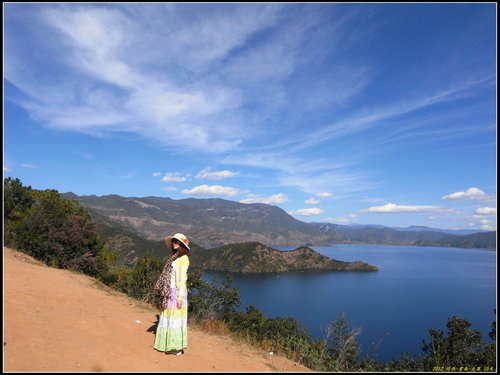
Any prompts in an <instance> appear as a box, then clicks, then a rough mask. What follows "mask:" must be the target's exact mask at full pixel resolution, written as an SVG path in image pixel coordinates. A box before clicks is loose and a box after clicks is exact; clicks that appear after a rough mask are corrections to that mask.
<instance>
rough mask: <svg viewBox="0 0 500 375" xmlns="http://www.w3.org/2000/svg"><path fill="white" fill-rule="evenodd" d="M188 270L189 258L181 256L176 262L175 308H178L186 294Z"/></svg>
mask: <svg viewBox="0 0 500 375" xmlns="http://www.w3.org/2000/svg"><path fill="white" fill-rule="evenodd" d="M188 268H189V257H188V256H187V255H183V256H181V257H180V258H179V260H178V262H177V269H176V272H175V288H176V289H177V307H180V304H181V302H182V299H183V298H184V296H185V295H186V293H187V286H186V282H187V271H188Z"/></svg>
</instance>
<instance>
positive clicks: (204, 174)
mask: <svg viewBox="0 0 500 375" xmlns="http://www.w3.org/2000/svg"><path fill="white" fill-rule="evenodd" d="M239 174H240V172H231V171H228V170H223V171H213V170H212V168H211V167H206V168H205V169H203V170H202V171H201V172H199V173H198V174H197V175H196V176H195V177H196V178H198V179H201V180H224V179H226V178H230V177H235V176H237V175H239Z"/></svg>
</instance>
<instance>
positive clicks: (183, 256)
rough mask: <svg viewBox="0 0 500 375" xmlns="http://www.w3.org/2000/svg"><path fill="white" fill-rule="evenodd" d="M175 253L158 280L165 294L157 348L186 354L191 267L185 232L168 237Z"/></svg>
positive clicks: (158, 285)
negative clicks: (189, 273) (188, 285)
mask: <svg viewBox="0 0 500 375" xmlns="http://www.w3.org/2000/svg"><path fill="white" fill-rule="evenodd" d="M165 244H166V245H167V246H168V247H169V248H170V250H171V252H172V256H171V257H170V258H169V259H168V260H167V263H166V264H165V267H163V271H162V273H161V275H160V277H159V278H158V281H157V282H156V284H155V287H154V290H159V291H160V292H161V295H162V296H163V301H162V312H161V313H160V321H159V323H158V328H157V329H156V337H155V344H154V348H155V349H156V350H159V351H161V352H165V354H175V355H181V354H184V349H185V348H186V347H187V287H186V281H187V270H188V268H189V251H190V248H189V241H188V239H187V238H186V236H185V235H183V234H182V233H176V234H174V235H173V236H168V237H167V238H165Z"/></svg>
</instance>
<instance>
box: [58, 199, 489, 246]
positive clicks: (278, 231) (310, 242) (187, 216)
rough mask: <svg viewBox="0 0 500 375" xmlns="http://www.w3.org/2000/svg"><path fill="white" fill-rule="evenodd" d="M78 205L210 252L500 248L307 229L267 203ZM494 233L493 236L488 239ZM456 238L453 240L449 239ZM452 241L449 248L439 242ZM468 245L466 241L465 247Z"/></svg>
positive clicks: (483, 242) (403, 233)
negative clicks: (258, 246)
mask: <svg viewBox="0 0 500 375" xmlns="http://www.w3.org/2000/svg"><path fill="white" fill-rule="evenodd" d="M61 197H62V198H66V199H75V200H77V201H78V202H79V203H80V204H81V205H82V206H83V207H85V208H86V209H87V210H88V211H89V213H90V214H91V215H93V216H97V215H101V218H102V217H105V218H106V219H107V220H109V221H111V222H114V223H121V224H122V225H123V226H125V227H128V228H131V229H134V230H135V231H136V232H137V233H138V234H140V235H141V236H142V237H144V238H146V239H148V240H153V241H159V240H162V239H163V238H164V237H165V235H166V234H167V233H176V232H181V233H185V234H186V235H188V237H189V238H193V239H195V240H196V242H197V243H198V244H199V245H200V246H203V247H205V248H208V247H216V246H221V245H224V244H228V243H240V242H252V241H256V242H260V243H263V244H266V245H267V246H275V247H287V246H290V247H292V246H303V245H307V246H328V245H331V244H335V243H366V244H389V245H419V246H424V245H423V244H426V245H425V246H434V245H433V244H434V243H435V244H436V246H446V245H443V244H446V243H454V246H453V247H471V245H473V246H472V247H487V248H496V232H481V231H478V232H477V235H478V236H475V237H472V238H463V236H461V235H456V234H452V233H450V232H449V231H443V230H438V229H436V230H434V229H433V228H429V230H426V227H418V226H413V227H409V229H408V228H406V229H405V228H398V229H394V228H390V227H384V226H361V227H360V226H349V225H339V224H331V223H305V222H302V221H300V220H297V219H295V218H294V217H293V216H291V215H289V214H288V213H287V212H285V211H284V210H283V209H281V208H279V207H277V206H272V205H268V204H264V203H251V204H246V203H240V202H235V201H230V200H225V199H221V198H210V199H197V198H186V199H181V200H174V199H171V198H164V197H154V196H148V197H122V196H119V195H116V194H110V195H104V196H95V195H86V196H78V195H76V194H73V193H64V194H61ZM488 233H493V234H494V235H493V236H492V235H491V234H490V235H488ZM450 236H452V237H451V238H448V237H450ZM443 238H448V239H447V240H446V241H445V242H439V241H440V240H442V239H443ZM462 239H463V241H462Z"/></svg>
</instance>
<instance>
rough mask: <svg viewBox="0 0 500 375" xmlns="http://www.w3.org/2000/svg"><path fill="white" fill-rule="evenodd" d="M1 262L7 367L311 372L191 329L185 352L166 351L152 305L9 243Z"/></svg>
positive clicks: (23, 369)
mask: <svg viewBox="0 0 500 375" xmlns="http://www.w3.org/2000/svg"><path fill="white" fill-rule="evenodd" d="M3 261H4V263H3V265H4V266H3V267H4V273H3V277H4V290H3V292H4V297H3V302H4V305H3V310H4V311H3V312H4V319H3V328H4V331H3V341H4V343H3V354H4V358H3V371H4V372H101V371H102V372H309V371H310V370H309V369H307V368H305V367H303V366H301V365H300V364H297V363H294V362H292V361H289V360H287V359H285V358H282V357H280V356H277V355H271V354H269V353H267V352H263V351H260V350H257V349H254V348H251V347H249V346H247V345H245V344H241V343H238V342H235V341H234V340H232V339H231V338H229V337H227V336H221V335H213V334H209V333H206V332H203V331H201V330H199V329H196V328H194V327H188V329H189V331H188V332H189V333H188V348H187V350H186V351H185V354H184V355H181V356H171V355H165V354H164V353H162V352H158V351H156V350H154V349H153V342H154V329H155V327H156V323H157V311H156V310H154V309H153V308H151V307H150V306H149V305H147V304H142V303H140V302H137V301H134V300H133V299H131V298H128V297H127V296H125V295H124V294H121V293H118V292H116V291H113V290H110V289H109V288H106V287H103V286H100V285H99V284H98V283H96V281H95V280H94V279H92V278H89V277H87V276H84V275H81V274H77V273H74V272H71V271H68V270H59V269H54V268H50V267H47V266H45V265H43V264H42V263H40V262H38V261H36V260H34V259H33V258H31V257H29V256H27V255H25V254H23V253H20V252H17V251H14V250H11V249H8V248H5V247H4V255H3Z"/></svg>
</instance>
